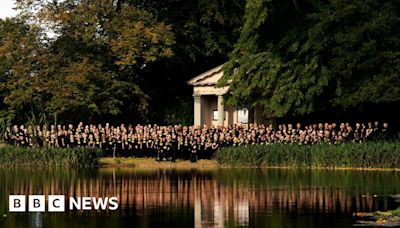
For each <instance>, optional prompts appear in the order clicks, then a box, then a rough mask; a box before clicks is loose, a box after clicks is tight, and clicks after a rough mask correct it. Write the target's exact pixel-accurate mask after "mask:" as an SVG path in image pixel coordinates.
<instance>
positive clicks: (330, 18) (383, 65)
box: [220, 0, 400, 116]
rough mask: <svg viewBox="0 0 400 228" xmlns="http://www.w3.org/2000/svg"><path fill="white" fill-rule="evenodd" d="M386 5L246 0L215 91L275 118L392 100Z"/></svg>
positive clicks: (395, 74)
mask: <svg viewBox="0 0 400 228" xmlns="http://www.w3.org/2000/svg"><path fill="white" fill-rule="evenodd" d="M399 9H400V7H399V4H398V2H397V1H394V0H385V1H377V0H367V1H365V0H355V1H346V0H330V1H312V0H309V1H302V2H301V4H300V2H296V1H289V0H287V1H283V2H282V1H274V0H271V1H263V0H249V1H247V4H246V10H245V16H244V25H243V27H242V30H241V34H240V38H239V40H238V42H237V43H236V45H235V47H234V50H233V52H232V53H231V56H230V60H229V61H228V62H227V64H226V65H225V74H224V77H223V79H222V80H221V81H220V85H228V84H229V86H230V91H229V93H228V94H227V97H226V100H227V103H228V104H230V105H238V104H243V103H250V104H251V105H253V106H256V105H260V106H262V107H264V109H265V112H267V113H269V114H273V115H275V116H282V115H286V114H300V115H302V114H307V113H312V112H315V111H320V110H324V109H326V108H329V107H334V106H336V107H341V108H351V107H359V106H363V105H367V104H372V103H390V102H396V101H399V100H400V80H399V79H400V78H399V72H400V64H399V61H400V30H399V29H398V28H399V27H400V26H399V25H400V24H399V23H400V22H399V12H400V10H399Z"/></svg>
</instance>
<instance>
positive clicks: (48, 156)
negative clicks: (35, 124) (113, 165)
mask: <svg viewBox="0 0 400 228" xmlns="http://www.w3.org/2000/svg"><path fill="white" fill-rule="evenodd" d="M101 155H102V152H101V151H100V150H99V149H96V148H44V147H43V148H29V147H15V146H4V147H1V148H0V166H2V167H4V166H6V167H23V166H26V167H56V166H57V167H96V166H98V165H99V164H98V160H97V159H98V158H99V157H100V156H101Z"/></svg>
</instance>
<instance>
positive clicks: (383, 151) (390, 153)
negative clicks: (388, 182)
mask: <svg viewBox="0 0 400 228" xmlns="http://www.w3.org/2000/svg"><path fill="white" fill-rule="evenodd" d="M215 158H216V160H217V161H218V163H220V164H223V165H232V166H256V167H311V168H381V169H395V168H397V169H398V168H400V142H369V143H364V144H351V143H349V144H340V145H329V144H318V145H312V146H307V145H296V144H293V145H284V144H272V145H254V146H247V147H244V146H243V147H227V148H223V149H221V150H219V151H217V152H216V155H215Z"/></svg>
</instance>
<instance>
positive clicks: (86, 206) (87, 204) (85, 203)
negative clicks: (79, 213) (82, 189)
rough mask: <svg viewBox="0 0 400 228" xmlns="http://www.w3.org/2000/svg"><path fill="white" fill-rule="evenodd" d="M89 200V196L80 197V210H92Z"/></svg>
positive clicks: (90, 200)
mask: <svg viewBox="0 0 400 228" xmlns="http://www.w3.org/2000/svg"><path fill="white" fill-rule="evenodd" d="M91 202H92V199H91V198H90V197H82V210H92V207H91V206H90V205H91Z"/></svg>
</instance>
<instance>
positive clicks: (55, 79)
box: [0, 0, 242, 122]
mask: <svg viewBox="0 0 400 228" xmlns="http://www.w3.org/2000/svg"><path fill="white" fill-rule="evenodd" d="M237 2H240V1H237ZM228 3H230V1H225V0H224V1H219V0H218V1H217V0H214V1H205V0H198V1H187V0H175V1H170V0H165V1H135V0H88V1H87V0H78V1H76V0H54V1H41V0H18V1H17V7H18V9H19V10H20V14H19V15H18V17H16V18H11V19H6V20H2V21H0V70H1V82H0V83H1V85H0V86H1V87H0V89H1V91H0V92H1V96H2V100H3V103H2V104H1V105H2V109H3V110H4V112H3V113H2V114H1V115H2V117H3V118H6V119H9V120H14V121H19V122H21V121H26V119H27V118H28V119H29V118H32V117H34V116H35V115H38V114H45V115H46V116H47V117H48V118H50V119H53V117H57V118H58V119H59V120H64V121H79V120H81V119H89V120H92V121H95V120H97V119H101V118H103V119H109V118H110V117H118V119H120V120H122V119H126V120H128V119H129V121H130V122H134V121H138V122H139V121H152V122H180V121H184V120H188V119H191V118H190V115H191V107H192V105H190V106H189V104H190V103H191V101H192V100H190V102H189V101H187V100H185V99H183V100H184V104H183V105H182V104H180V103H179V102H177V101H179V100H182V98H184V97H188V98H190V90H189V89H190V88H188V87H187V86H186V85H185V84H184V83H185V81H186V80H187V79H189V78H190V77H192V76H193V75H194V74H196V73H198V72H199V71H201V70H203V69H205V68H207V67H208V66H207V63H206V61H205V60H207V59H210V62H211V64H220V63H221V62H223V61H226V59H227V54H228V52H229V51H230V50H231V48H232V46H233V43H234V41H235V40H236V38H235V36H234V35H233V34H232V31H233V30H237V29H238V27H239V26H240V25H239V23H240V21H241V20H240V18H241V15H240V13H241V12H242V7H241V5H240V4H239V5H238V4H236V3H235V1H233V3H235V4H236V5H232V4H228ZM228 18H229V19H232V20H228ZM236 34H237V35H236V37H238V34H239V33H238V31H236ZM214 61H217V63H215V62H214ZM208 64H210V63H208ZM205 65H206V66H205ZM196 70H197V71H196ZM193 71H194V72H193ZM174 87H175V88H174ZM176 87H177V88H176ZM188 107H189V108H188ZM182 109H185V110H182ZM27 114H28V115H29V117H27ZM176 114H178V115H176ZM179 114H180V115H179ZM188 117H189V118H188Z"/></svg>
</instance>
